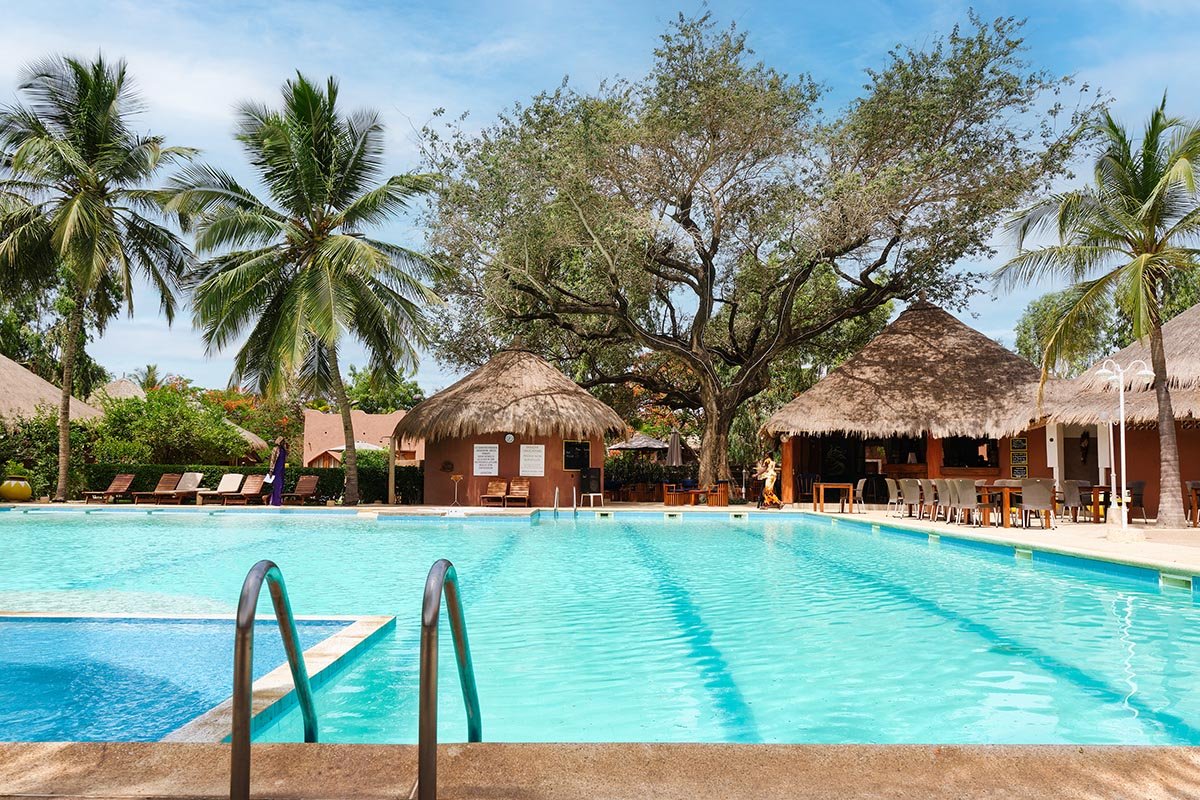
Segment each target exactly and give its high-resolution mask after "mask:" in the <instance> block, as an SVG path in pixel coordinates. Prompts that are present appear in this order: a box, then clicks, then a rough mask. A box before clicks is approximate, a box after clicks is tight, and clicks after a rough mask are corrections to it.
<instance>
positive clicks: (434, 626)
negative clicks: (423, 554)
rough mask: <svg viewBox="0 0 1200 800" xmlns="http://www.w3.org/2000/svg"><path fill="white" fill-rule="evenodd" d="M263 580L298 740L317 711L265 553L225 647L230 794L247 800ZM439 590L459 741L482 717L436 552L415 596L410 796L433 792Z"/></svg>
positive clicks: (459, 622) (291, 620) (446, 572)
mask: <svg viewBox="0 0 1200 800" xmlns="http://www.w3.org/2000/svg"><path fill="white" fill-rule="evenodd" d="M263 581H266V582H267V585H268V587H269V589H270V591H271V602H272V603H273V604H274V606H275V618H276V619H277V620H278V621H279V633H280V636H281V637H282V638H283V649H284V651H285V652H286V653H287V660H288V667H289V668H290V669H291V671H292V683H293V685H294V686H295V687H296V697H297V699H298V700H299V703H300V712H301V714H302V715H303V717H304V741H305V742H315V741H317V711H316V706H315V704H314V703H313V694H312V686H311V685H310V683H309V680H308V669H307V668H306V667H305V665H304V656H303V654H302V652H301V650H300V637H299V635H298V634H297V632H296V618H295V617H294V616H293V614H292V604H291V602H290V601H289V600H288V594H287V587H286V586H285V585H284V582H283V573H282V572H281V571H280V569H279V567H278V566H276V564H275V563H274V562H273V561H268V560H266V559H264V560H262V561H259V562H258V563H257V564H255V565H254V566H253V567H252V568H251V569H250V572H249V573H248V574H247V575H246V580H245V581H244V582H243V583H242V595H241V598H240V599H239V600H238V611H237V633H236V634H235V638H234V650H233V731H232V734H231V736H230V741H231V742H232V753H231V756H230V764H229V767H230V768H229V798H230V800H250V738H251V730H250V728H251V720H252V718H253V708H252V704H253V696H254V692H253V681H254V679H253V667H254V612H255V609H256V607H257V606H258V597H259V595H260V594H261V593H262V585H263ZM443 594H444V595H445V596H446V611H447V613H448V615H449V617H450V634H451V636H452V637H453V638H454V658H455V661H457V662H458V681H459V683H460V684H461V686H462V693H463V703H464V705H465V706H466V710H467V741H468V742H480V741H483V721H482V718H481V716H480V712H479V692H478V690H477V689H476V687H475V668H474V666H473V665H472V663H471V646H470V644H469V643H468V641H467V621H466V618H465V617H464V616H463V611H462V601H461V600H460V598H459V594H458V573H457V572H455V570H454V565H453V564H452V563H450V561H448V560H447V559H444V558H442V559H438V560H437V561H436V562H434V564H433V567H432V568H430V570H429V576H428V577H427V578H426V579H425V596H424V598H423V600H422V603H421V656H420V658H421V671H420V684H419V687H418V693H419V695H420V720H419V724H418V730H419V733H418V740H417V741H418V744H417V762H418V764H417V798H418V800H437V676H438V622H439V620H440V618H441V610H442V595H443Z"/></svg>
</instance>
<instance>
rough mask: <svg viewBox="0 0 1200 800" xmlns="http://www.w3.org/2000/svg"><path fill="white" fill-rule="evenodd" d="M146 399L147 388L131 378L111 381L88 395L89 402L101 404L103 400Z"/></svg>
mask: <svg viewBox="0 0 1200 800" xmlns="http://www.w3.org/2000/svg"><path fill="white" fill-rule="evenodd" d="M130 399H135V400H145V399H146V390H145V389H143V388H142V387H141V386H139V385H138V384H137V382H136V381H132V380H130V379H129V378H117V379H116V380H112V381H109V382H108V383H106V384H104V385H103V386H101V387H100V388H99V389H97V390H96V391H94V392H92V393H91V394H90V395H88V402H89V403H92V404H94V405H99V404H100V402H101V401H102V400H130Z"/></svg>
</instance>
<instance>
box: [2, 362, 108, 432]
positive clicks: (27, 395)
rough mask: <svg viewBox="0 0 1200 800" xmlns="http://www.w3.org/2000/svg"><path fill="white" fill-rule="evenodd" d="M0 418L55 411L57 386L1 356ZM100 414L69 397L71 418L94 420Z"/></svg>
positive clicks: (57, 401)
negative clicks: (39, 411)
mask: <svg viewBox="0 0 1200 800" xmlns="http://www.w3.org/2000/svg"><path fill="white" fill-rule="evenodd" d="M0 386H3V387H4V389H3V391H0V418H3V419H5V420H7V421H8V422H12V421H13V420H17V419H30V418H32V417H33V416H35V415H36V414H37V412H38V409H46V410H49V411H50V412H52V413H55V414H57V412H58V404H59V401H60V400H61V394H62V393H61V392H60V391H59V388H58V387H57V386H55V385H54V384H53V383H50V381H47V380H44V379H42V378H40V377H38V376H37V375H35V374H34V373H32V372H30V371H29V370H27V369H25V368H24V367H22V366H21V365H20V364H18V363H17V362H16V361H13V360H12V359H11V358H6V357H5V356H2V355H0ZM100 416H103V413H102V412H101V411H100V410H99V409H97V408H93V407H92V406H90V405H88V404H87V403H85V402H83V401H82V400H79V399H78V398H74V397H72V398H71V419H95V418H97V417H100Z"/></svg>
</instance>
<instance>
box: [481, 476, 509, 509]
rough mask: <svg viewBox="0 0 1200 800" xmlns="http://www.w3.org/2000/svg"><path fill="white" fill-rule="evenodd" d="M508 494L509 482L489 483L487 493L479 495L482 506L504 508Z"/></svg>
mask: <svg viewBox="0 0 1200 800" xmlns="http://www.w3.org/2000/svg"><path fill="white" fill-rule="evenodd" d="M507 493H508V482H507V481H488V485H487V491H486V492H484V493H483V494H481V495H479V505H481V506H503V505H504V495H506V494H507Z"/></svg>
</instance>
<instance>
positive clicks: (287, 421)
mask: <svg viewBox="0 0 1200 800" xmlns="http://www.w3.org/2000/svg"><path fill="white" fill-rule="evenodd" d="M200 400H201V402H203V403H204V404H205V405H206V406H210V407H213V408H216V409H219V410H220V412H221V414H223V415H224V416H225V418H226V419H228V420H229V421H230V422H233V423H234V424H236V425H240V426H242V427H243V428H245V429H246V430H248V431H250V432H251V433H254V434H257V435H258V436H260V437H262V439H263V440H264V441H266V442H274V441H275V440H276V439H278V438H279V437H280V436H282V437H283V438H284V440H285V441H286V442H287V447H288V463H289V464H294V465H299V464H300V460H301V458H302V457H303V454H304V409H303V407H302V406H301V405H300V401H299V400H297V399H296V398H294V397H289V396H286V395H285V396H280V397H274V398H271V397H263V396H262V395H260V394H255V393H253V392H246V391H243V390H242V389H209V390H207V391H205V392H203V393H201V394H200Z"/></svg>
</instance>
